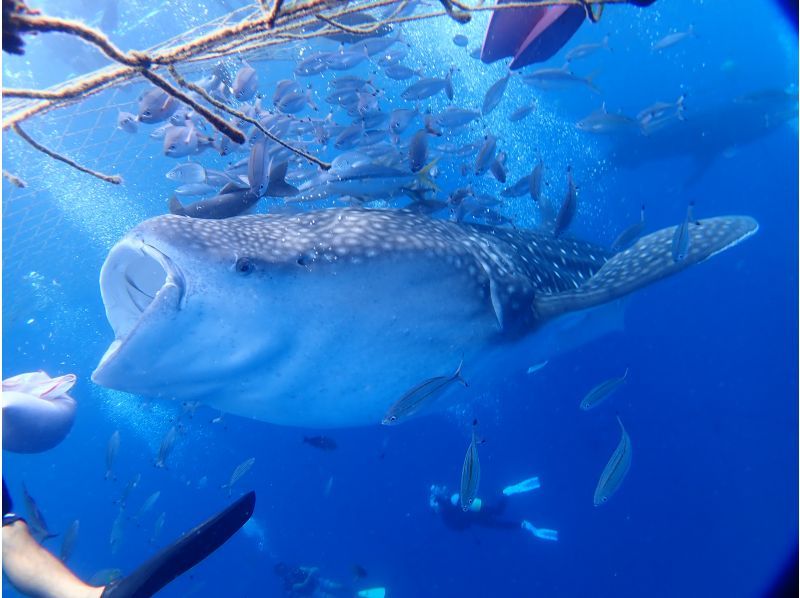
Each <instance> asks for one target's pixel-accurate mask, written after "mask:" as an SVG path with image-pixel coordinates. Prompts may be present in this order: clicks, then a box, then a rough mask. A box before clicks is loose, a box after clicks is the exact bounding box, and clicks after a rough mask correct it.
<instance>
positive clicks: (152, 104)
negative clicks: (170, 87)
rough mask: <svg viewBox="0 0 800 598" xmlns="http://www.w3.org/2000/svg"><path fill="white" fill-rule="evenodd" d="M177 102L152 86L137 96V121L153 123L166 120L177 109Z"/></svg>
mask: <svg viewBox="0 0 800 598" xmlns="http://www.w3.org/2000/svg"><path fill="white" fill-rule="evenodd" d="M178 105H179V102H178V100H176V99H175V98H173V97H172V96H171V95H169V94H167V92H165V91H164V90H162V89H160V88H158V87H154V88H152V89H149V90H147V91H146V92H144V93H143V94H142V95H141V96H139V115H138V117H137V118H138V120H139V122H143V123H147V124H153V123H159V122H162V121H165V120H167V119H168V118H169V117H170V116H172V115H173V114H174V113H175V111H176V110H177V109H178Z"/></svg>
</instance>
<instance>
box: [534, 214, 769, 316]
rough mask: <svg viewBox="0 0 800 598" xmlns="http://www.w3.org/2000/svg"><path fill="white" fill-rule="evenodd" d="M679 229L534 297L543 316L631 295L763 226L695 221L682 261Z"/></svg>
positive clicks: (726, 219)
mask: <svg viewBox="0 0 800 598" xmlns="http://www.w3.org/2000/svg"><path fill="white" fill-rule="evenodd" d="M675 229H676V227H674V226H673V227H669V228H665V229H662V230H660V231H657V232H655V233H652V234H650V235H647V236H645V237H642V238H641V239H639V241H637V242H636V244H634V245H633V246H632V247H630V248H629V249H626V250H625V251H621V252H620V253H618V254H616V255H614V256H613V257H612V258H611V259H609V260H608V261H607V262H606V263H605V264H604V265H603V266H602V267H601V268H600V270H598V271H597V272H596V273H595V274H594V276H592V277H591V278H589V279H588V280H587V281H586V282H585V283H584V284H582V285H581V286H579V287H578V288H576V289H573V290H569V291H565V292H561V293H551V294H542V295H538V296H537V297H536V298H535V299H534V301H533V312H534V314H535V315H536V317H537V319H539V320H546V319H549V318H554V317H556V316H558V315H561V314H563V313H566V312H571V311H576V310H580V309H586V308H589V307H593V306H595V305H599V304H601V303H606V302H608V301H612V300H614V299H617V298H619V297H622V296H624V295H628V294H629V293H632V292H633V291H635V290H637V289H640V288H642V287H644V286H646V285H648V284H650V283H653V282H656V281H657V280H660V279H662V278H665V277H666V276H669V275H671V274H674V273H676V272H679V271H681V270H683V269H685V268H687V267H688V266H691V265H692V264H697V263H700V262H702V261H704V260H706V259H708V258H710V257H711V256H712V255H715V254H717V253H719V252H720V251H724V250H725V249H728V248H729V247H733V246H734V245H736V244H737V243H739V242H740V241H742V240H744V239H746V238H747V237H749V236H751V235H753V234H754V233H755V232H756V231H757V230H758V223H757V222H756V221H755V220H753V219H752V218H749V217H747V216H722V217H719V218H710V219H708V220H702V221H698V222H692V223H690V225H689V249H688V254H687V255H686V258H685V259H682V260H680V261H677V262H676V261H675V259H674V258H673V256H672V239H673V236H674V234H675Z"/></svg>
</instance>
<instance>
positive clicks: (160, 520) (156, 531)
mask: <svg viewBox="0 0 800 598" xmlns="http://www.w3.org/2000/svg"><path fill="white" fill-rule="evenodd" d="M166 518H167V514H166V513H165V512H163V511H162V512H161V515H159V516H158V519H156V523H155V525H154V526H153V535H152V536H150V544H155V543H156V540H158V536H159V535H160V534H161V530H162V529H163V528H164V521H165V520H166Z"/></svg>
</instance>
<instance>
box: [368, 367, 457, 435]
mask: <svg viewBox="0 0 800 598" xmlns="http://www.w3.org/2000/svg"><path fill="white" fill-rule="evenodd" d="M462 365H464V362H463V361H462V362H461V363H460V364H458V369H457V370H456V371H455V373H454V374H453V375H451V376H436V377H435V378H428V379H427V380H425V381H423V382H420V383H419V384H417V385H416V386H415V387H414V388H412V389H411V390H409V391H408V392H406V393H405V394H404V395H403V396H402V397H400V399H399V400H398V401H397V402H396V403H394V404H393V405H392V406H391V407H389V410H388V411H387V412H386V415H385V416H384V417H383V420H382V422H381V423H383V424H384V425H386V426H390V425H392V424H398V423H400V422H402V421H405V420H406V419H408V418H409V417H411V416H412V415H414V414H415V413H417V411H419V410H420V409H421V408H422V406H423V405H425V404H427V403H430V402H432V401H433V400H434V399H436V397H438V396H439V395H440V394H442V391H444V389H445V388H447V387H448V386H449V385H450V383H451V382H456V381H458V382H461V384H463V385H464V386H467V382H466V381H465V380H464V378H462V377H461V366H462Z"/></svg>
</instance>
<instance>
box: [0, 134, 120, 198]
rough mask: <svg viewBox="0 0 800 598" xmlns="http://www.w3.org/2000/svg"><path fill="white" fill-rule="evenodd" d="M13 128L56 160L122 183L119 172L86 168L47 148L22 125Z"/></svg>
mask: <svg viewBox="0 0 800 598" xmlns="http://www.w3.org/2000/svg"><path fill="white" fill-rule="evenodd" d="M12 129H14V132H15V133H16V134H17V135H19V136H20V137H22V138H23V139H24V140H25V141H27V142H28V143H30V144H31V145H32V146H33V147H35V148H36V149H37V150H39V151H40V152H42V153H44V154H47V155H48V156H50V157H51V158H53V159H55V160H59V161H60V162H64V163H65V164H69V165H70V166H72V167H73V168H75V169H77V170H80V171H81V172H85V173H86V174H90V175H92V176H93V177H97V178H98V179H100V180H101V181H105V182H107V183H112V184H114V185H120V184H121V183H122V177H121V176H119V175H118V174H114V175H108V174H103V173H102V172H97V171H96V170H92V169H91V168H86V167H85V166H81V165H80V164H78V163H77V162H75V161H74V160H70V159H69V158H67V157H66V156H62V155H61V154H59V153H57V152H54V151H53V150H51V149H48V148H46V147H45V146H43V145H42V144H41V143H39V142H38V141H35V140H34V139H32V138H31V136H30V135H28V134H27V133H26V132H25V131H23V130H22V127H20V126H19V124H15V125H12Z"/></svg>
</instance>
